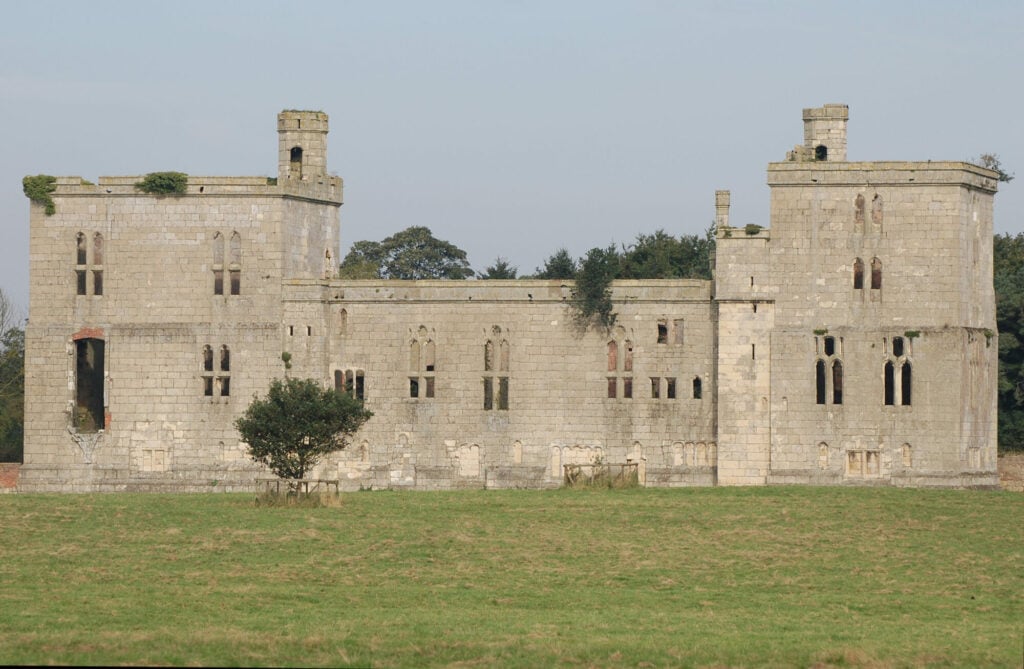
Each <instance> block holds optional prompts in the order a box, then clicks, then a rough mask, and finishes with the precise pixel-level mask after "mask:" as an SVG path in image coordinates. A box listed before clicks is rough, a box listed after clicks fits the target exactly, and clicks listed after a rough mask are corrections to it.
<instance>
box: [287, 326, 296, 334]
mask: <svg viewBox="0 0 1024 669" xmlns="http://www.w3.org/2000/svg"><path fill="white" fill-rule="evenodd" d="M288 336H289V337H294V336H295V326H294V325H289V326H288Z"/></svg>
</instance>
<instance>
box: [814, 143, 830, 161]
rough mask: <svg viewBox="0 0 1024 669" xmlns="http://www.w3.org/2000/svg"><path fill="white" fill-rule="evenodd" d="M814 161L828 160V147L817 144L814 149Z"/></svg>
mask: <svg viewBox="0 0 1024 669" xmlns="http://www.w3.org/2000/svg"><path fill="white" fill-rule="evenodd" d="M814 159H815V160H828V147H827V146H825V145H824V144H819V145H817V146H816V147H814Z"/></svg>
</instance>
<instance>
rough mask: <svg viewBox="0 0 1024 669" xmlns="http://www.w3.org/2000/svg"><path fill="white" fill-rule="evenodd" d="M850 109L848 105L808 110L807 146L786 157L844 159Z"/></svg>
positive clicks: (797, 158) (803, 160)
mask: <svg viewBox="0 0 1024 669" xmlns="http://www.w3.org/2000/svg"><path fill="white" fill-rule="evenodd" d="M849 118H850V108H849V107H848V106H847V105H844V104H827V105H825V106H824V107H811V108H808V109H804V145H803V146H797V147H794V148H793V150H792V151H790V152H789V154H788V155H787V156H786V160H788V161H791V162H801V163H803V162H825V161H829V162H844V161H845V160H846V122H847V121H848V120H849Z"/></svg>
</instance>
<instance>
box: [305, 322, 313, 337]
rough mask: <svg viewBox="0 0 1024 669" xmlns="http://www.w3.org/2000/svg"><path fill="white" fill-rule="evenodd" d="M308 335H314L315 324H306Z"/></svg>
mask: <svg viewBox="0 0 1024 669" xmlns="http://www.w3.org/2000/svg"><path fill="white" fill-rule="evenodd" d="M306 336H307V337H312V336H313V326H312V325H307V326H306Z"/></svg>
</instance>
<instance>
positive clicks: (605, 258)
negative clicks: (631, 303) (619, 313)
mask: <svg viewBox="0 0 1024 669" xmlns="http://www.w3.org/2000/svg"><path fill="white" fill-rule="evenodd" d="M618 272H619V256H618V253H616V251H615V247H614V246H609V247H608V248H606V249H599V248H593V249H590V250H589V251H587V255H586V256H584V257H583V259H582V260H581V261H580V269H579V271H578V272H577V273H576V286H575V288H574V290H573V292H572V299H571V300H570V302H569V304H570V308H571V309H572V312H573V320H574V321H575V323H576V325H577V327H579V328H580V329H581V330H583V331H586V330H587V329H588V328H589V327H590V326H592V325H593V326H596V327H599V328H602V329H604V330H608V329H610V328H611V327H612V326H613V325H615V318H616V314H615V311H614V308H615V307H614V305H613V304H612V281H614V280H615V278H616V276H618Z"/></svg>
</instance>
